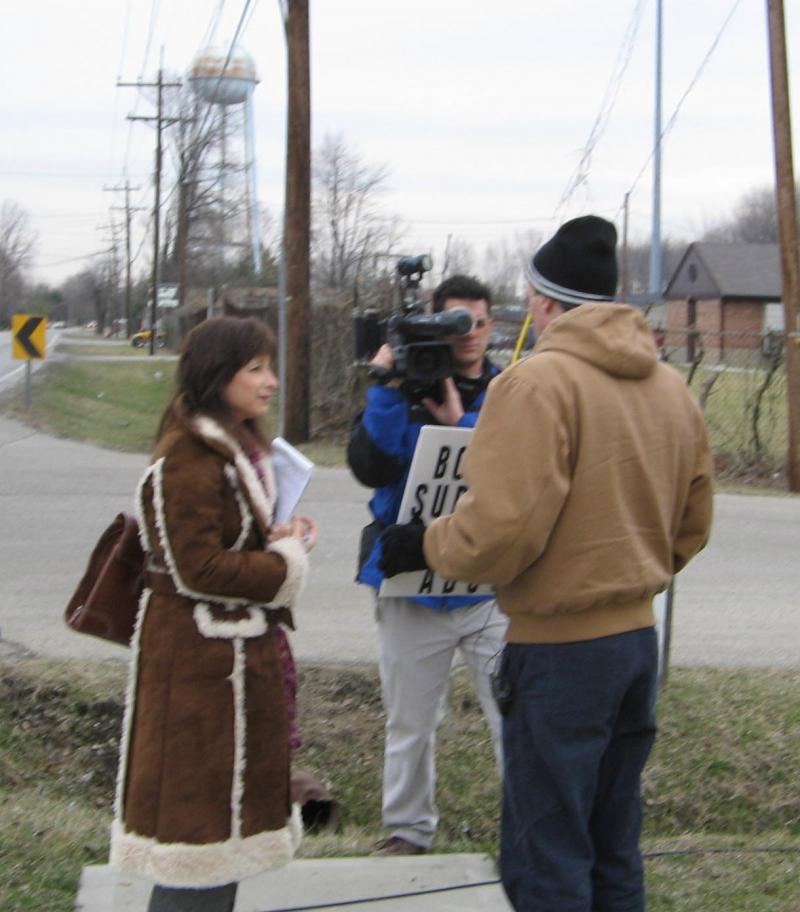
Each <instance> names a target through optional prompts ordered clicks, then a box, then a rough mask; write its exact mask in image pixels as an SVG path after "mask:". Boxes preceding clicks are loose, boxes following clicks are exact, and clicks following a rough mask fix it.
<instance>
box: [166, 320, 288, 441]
mask: <svg viewBox="0 0 800 912" xmlns="http://www.w3.org/2000/svg"><path fill="white" fill-rule="evenodd" d="M262 355H268V356H269V358H270V360H271V361H272V363H273V365H274V363H275V360H276V357H277V344H276V341H275V334H274V333H273V332H272V330H271V329H270V328H269V326H267V325H266V324H265V323H262V322H261V321H260V320H256V319H254V318H252V317H246V318H242V317H212V318H211V319H209V320H205V321H203V322H202V323H200V324H199V325H198V326H195V328H194V329H193V330H192V331H191V332H190V333H189V334H188V336H186V338H185V339H184V342H183V346H182V348H181V356H180V361H179V362H178V372H177V375H176V390H175V395H174V396H173V398H172V401H171V402H170V404H169V405H168V406H167V408H166V410H165V411H164V414H163V415H162V417H161V423H160V425H159V428H158V434H157V436H156V440H160V439H161V437H162V436H163V435H164V434H165V433H166V431H167V430H168V429H169V428H170V427H171V426H172V425H173V423H174V422H175V420H176V419H178V418H180V417H184V418H192V417H194V416H195V415H208V416H209V417H210V418H214V419H215V420H216V421H218V422H219V423H220V424H221V425H222V426H223V427H225V428H226V429H227V430H229V431H231V432H232V433H233V434H234V435H236V436H237V438H241V436H242V435H241V429H242V428H241V423H240V422H238V421H236V419H235V417H234V414H233V412H232V410H231V408H230V406H229V405H228V403H227V402H226V401H225V398H224V395H223V393H224V391H225V387H226V386H227V385H228V384H229V383H230V382H231V380H232V379H233V377H234V376H235V374H236V373H238V371H239V370H241V368H243V367H244V366H245V364H248V363H249V362H250V361H252V360H253V358H257V357H260V356H262ZM244 427H245V429H246V431H249V433H250V434H251V435H252V437H253V438H255V440H256V442H257V443H258V444H259V445H261V446H262V447H264V448H265V449H269V440H268V438H267V436H266V432H265V430H264V428H263V426H262V424H261V422H260V421H257V420H255V419H248V420H246V421H245V422H244ZM245 436H246V434H245Z"/></svg>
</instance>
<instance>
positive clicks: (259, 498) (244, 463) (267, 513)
mask: <svg viewBox="0 0 800 912" xmlns="http://www.w3.org/2000/svg"><path fill="white" fill-rule="evenodd" d="M192 427H193V428H194V429H195V431H197V433H198V434H199V435H200V436H201V437H203V438H205V439H206V440H211V441H214V442H215V443H217V444H221V445H222V446H223V447H225V449H226V450H228V452H229V453H230V455H231V457H232V458H233V464H234V465H235V466H236V471H237V472H238V473H239V477H240V478H241V479H242V482H243V483H244V486H245V488H246V490H247V494H248V496H249V498H250V503H252V504H253V507H254V508H255V509H256V510H257V511H258V513H259V514H260V517H261V520H262V522H263V524H264V527H265V528H267V529H268V528H269V527H270V526H271V525H272V517H273V514H274V512H275V485H274V482H273V484H272V490H270V491H269V492H267V491H265V490H264V486H263V485H262V484H261V481H260V480H259V478H258V475H257V474H256V470H255V469H254V468H253V464H252V463H251V462H250V459H249V458H248V456H247V454H246V453H245V451H244V450H243V449H242V447H241V446H240V444H239V442H238V441H237V440H235V439H234V438H233V437H231V435H230V434H229V433H228V432H227V431H226V430H225V428H223V427H222V425H220V424H218V423H217V422H216V421H214V420H213V419H211V418H208V417H207V416H205V415H200V416H199V417H197V418H195V419H194V420H193V421H192ZM271 474H272V473H271V472H269V473H268V474H267V482H268V483H269V479H270V475H271Z"/></svg>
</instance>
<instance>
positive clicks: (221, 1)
mask: <svg viewBox="0 0 800 912" xmlns="http://www.w3.org/2000/svg"><path fill="white" fill-rule="evenodd" d="M224 6H225V0H218V3H217V12H216V15H214V13H212V14H211V20H210V22H209V23H208V28H207V29H206V33H205V35H204V36H203V41H202V44H201V47H208V46H209V45H210V44H212V43H213V41H214V38H215V36H216V34H217V28H218V27H219V20H220V19H221V18H222V9H223V7H224Z"/></svg>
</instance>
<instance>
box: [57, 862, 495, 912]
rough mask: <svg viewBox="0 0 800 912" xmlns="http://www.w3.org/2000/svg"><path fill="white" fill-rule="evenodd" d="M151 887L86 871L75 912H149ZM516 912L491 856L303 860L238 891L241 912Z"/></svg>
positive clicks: (99, 868) (101, 870) (105, 870)
mask: <svg viewBox="0 0 800 912" xmlns="http://www.w3.org/2000/svg"><path fill="white" fill-rule="evenodd" d="M150 889H151V884H150V883H149V881H145V880H140V879H138V878H131V877H127V876H122V875H120V874H119V873H118V872H116V871H115V870H113V869H112V868H111V867H109V866H108V865H92V866H88V867H85V868H84V869H83V874H82V876H81V883H80V889H79V893H78V900H77V905H76V907H75V908H76V912H145V910H146V908H147V902H148V899H149V896H150ZM326 908H335V909H339V910H344V912H354V910H361V912H369V910H373V912H421V910H423V909H424V910H425V912H510V910H511V906H510V905H509V904H508V901H507V900H506V898H505V894H504V893H503V889H502V887H501V886H500V884H499V883H498V874H497V870H496V868H495V864H494V862H493V861H492V859H491V858H489V856H488V855H423V856H414V857H408V858H374V857H373V858H324V859H300V860H298V861H293V862H292V863H291V864H290V865H289V866H288V867H286V868H282V869H281V870H279V871H272V872H270V873H268V874H263V875H260V876H259V877H251V878H248V879H247V880H245V881H242V883H241V884H240V885H239V892H238V896H237V899H236V908H235V912H300V910H312V909H326Z"/></svg>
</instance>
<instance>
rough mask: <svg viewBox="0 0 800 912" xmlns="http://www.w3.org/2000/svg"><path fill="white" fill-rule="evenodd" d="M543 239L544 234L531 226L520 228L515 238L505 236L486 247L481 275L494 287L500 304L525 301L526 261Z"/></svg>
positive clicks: (495, 298) (495, 296)
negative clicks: (521, 230)
mask: <svg viewBox="0 0 800 912" xmlns="http://www.w3.org/2000/svg"><path fill="white" fill-rule="evenodd" d="M541 241H542V236H541V234H540V233H539V232H538V231H536V230H535V229H530V230H528V231H523V232H517V233H516V234H515V235H514V237H513V239H511V240H509V239H508V238H501V239H500V240H499V241H497V242H496V243H494V244H490V245H489V246H488V247H487V248H486V250H485V252H484V254H483V261H482V269H483V274H482V276H481V278H482V279H483V281H484V282H486V284H487V285H488V286H489V287H490V288H491V290H492V296H493V299H494V301H495V302H496V303H497V304H524V303H525V283H524V277H525V263H526V261H527V260H528V259H529V258H530V257H531V255H532V254H533V253H535V252H536V250H537V249H538V247H539V245H540V244H541Z"/></svg>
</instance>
